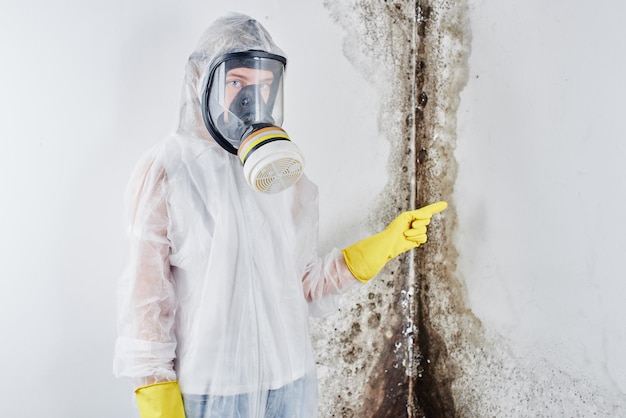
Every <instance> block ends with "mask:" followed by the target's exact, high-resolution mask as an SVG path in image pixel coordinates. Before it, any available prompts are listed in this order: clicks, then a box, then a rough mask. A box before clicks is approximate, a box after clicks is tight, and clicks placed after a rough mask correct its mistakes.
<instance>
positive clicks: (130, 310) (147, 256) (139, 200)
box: [114, 155, 177, 386]
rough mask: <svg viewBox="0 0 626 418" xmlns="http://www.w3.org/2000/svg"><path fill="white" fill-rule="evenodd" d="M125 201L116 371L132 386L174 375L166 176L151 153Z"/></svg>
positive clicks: (135, 175) (173, 301) (134, 177)
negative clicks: (124, 262)
mask: <svg viewBox="0 0 626 418" xmlns="http://www.w3.org/2000/svg"><path fill="white" fill-rule="evenodd" d="M126 205H127V208H128V215H127V217H128V220H127V222H128V223H127V234H128V240H129V245H128V250H129V254H128V260H127V265H126V269H125V271H124V273H123V275H122V277H121V278H120V283H119V294H118V304H119V305H118V338H117V341H116V347H115V360H114V373H115V374H116V375H117V376H118V377H119V376H126V377H130V378H132V379H133V380H134V383H135V385H136V386H145V385H149V384H152V383H156V382H165V381H172V380H176V373H175V372H174V366H173V362H174V357H175V349H176V337H175V332H174V316H175V311H176V306H177V305H176V296H175V293H174V286H173V285H172V275H171V272H170V264H169V254H170V243H169V240H168V237H167V231H168V225H169V218H168V212H167V177H166V173H165V170H164V169H163V167H162V165H161V164H159V162H158V159H157V158H156V157H155V156H154V155H152V156H149V157H148V158H146V159H144V161H142V162H141V163H140V164H139V165H138V166H137V168H136V169H135V172H134V173H133V175H132V177H131V180H130V182H129V185H128V188H127V193H126Z"/></svg>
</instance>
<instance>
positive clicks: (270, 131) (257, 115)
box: [202, 51, 304, 193]
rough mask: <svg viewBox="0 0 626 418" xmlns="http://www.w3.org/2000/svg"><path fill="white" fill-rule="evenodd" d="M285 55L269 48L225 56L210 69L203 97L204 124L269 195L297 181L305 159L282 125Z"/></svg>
mask: <svg viewBox="0 0 626 418" xmlns="http://www.w3.org/2000/svg"><path fill="white" fill-rule="evenodd" d="M285 64H286V59H285V58H284V57H282V56H280V55H275V54H270V53H267V52H264V51H243V52H234V53H230V54H226V55H223V56H222V57H220V58H219V59H217V60H216V61H215V63H214V64H213V65H212V66H211V68H210V69H209V74H208V77H207V84H206V87H205V89H204V94H203V97H202V116H203V118H204V124H205V125H206V128H207V129H208V131H209V133H210V134H211V135H212V136H213V138H214V139H215V141H216V142H217V143H218V144H219V145H220V146H221V147H222V148H224V149H225V150H226V151H228V152H230V153H232V154H235V155H237V156H238V157H239V159H240V160H241V163H242V164H243V172H244V176H245V178H246V181H247V182H248V184H249V185H250V186H251V187H252V188H253V189H255V190H258V191H260V192H264V193H277V192H280V191H282V190H285V189H286V188H288V187H290V186H291V185H293V184H294V183H295V182H296V181H298V179H299V178H300V176H301V175H302V171H303V168H304V158H303V157H302V154H301V153H300V151H299V149H298V147H297V146H296V145H295V144H294V143H293V142H291V140H290V139H289V136H288V135H287V133H286V132H285V131H284V130H283V129H282V128H281V125H282V123H283V79H284V71H285Z"/></svg>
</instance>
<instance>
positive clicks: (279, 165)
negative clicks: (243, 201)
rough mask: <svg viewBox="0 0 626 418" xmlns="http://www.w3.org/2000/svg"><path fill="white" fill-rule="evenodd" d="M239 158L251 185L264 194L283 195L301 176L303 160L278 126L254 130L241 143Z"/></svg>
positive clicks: (294, 145)
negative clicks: (279, 193)
mask: <svg viewBox="0 0 626 418" xmlns="http://www.w3.org/2000/svg"><path fill="white" fill-rule="evenodd" d="M237 155H238V156H239V159H240V160H241V162H242V163H243V173H244V176H245V178H246V181H247V182H248V184H249V185H250V186H251V187H252V188H253V189H255V190H258V191H260V192H263V193H270V194H271V193H278V192H281V191H283V190H285V189H287V188H288V187H290V186H291V185H293V184H294V183H295V182H297V181H298V180H299V179H300V177H301V176H302V172H303V170H304V158H303V156H302V154H301V153H300V150H299V149H298V147H297V146H296V144H294V143H293V142H291V140H290V139H289V136H288V135H287V133H286V132H285V131H284V130H283V129H281V128H279V127H277V126H265V127H263V128H261V129H256V130H253V131H252V133H250V134H249V135H248V136H247V137H246V138H245V139H244V140H243V141H242V143H241V145H240V146H239V149H238V150H237Z"/></svg>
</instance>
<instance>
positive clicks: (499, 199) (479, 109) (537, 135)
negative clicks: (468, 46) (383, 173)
mask: <svg viewBox="0 0 626 418" xmlns="http://www.w3.org/2000/svg"><path fill="white" fill-rule="evenodd" d="M469 4H470V20H471V32H472V53H471V56H470V59H469V82H468V85H467V87H466V88H465V90H464V91H463V93H462V96H461V97H462V100H461V108H460V109H459V112H458V117H459V120H458V121H459V122H458V139H457V145H458V147H457V150H456V158H457V159H458V163H459V171H458V180H457V183H456V186H455V195H454V200H455V204H456V209H457V211H458V234H457V236H456V242H457V247H458V251H459V255H460V257H459V264H458V269H457V272H458V274H459V276H460V277H461V278H462V280H463V282H464V283H465V286H466V289H467V296H468V301H469V305H470V307H471V309H472V311H473V312H474V313H475V314H476V315H477V316H478V317H479V318H480V319H481V320H482V322H483V324H484V325H485V328H486V329H487V331H488V333H489V334H490V335H491V336H493V337H494V338H496V337H502V338H503V339H504V341H505V345H506V346H507V347H509V348H510V349H511V350H512V351H513V356H514V357H518V358H520V359H521V358H522V356H527V358H528V362H525V363H524V364H526V365H528V364H535V366H537V367H541V368H543V370H539V369H538V370H535V371H534V372H533V373H534V374H533V375H534V376H541V375H542V374H543V375H544V376H549V375H551V374H552V373H553V371H552V370H550V369H554V370H561V371H562V372H563V373H565V374H568V375H569V376H570V377H571V380H569V382H570V383H571V386H570V387H569V388H567V387H563V388H562V389H561V392H562V394H563V396H561V398H562V399H567V398H568V395H567V393H568V392H569V393H575V392H578V393H581V391H582V392H583V393H584V392H585V391H587V390H589V391H591V393H592V394H594V392H596V393H595V394H596V395H599V396H602V394H604V395H605V396H607V397H605V399H604V401H605V402H606V408H605V409H601V408H600V409H599V411H600V412H602V411H604V413H607V411H613V412H614V411H616V410H615V409H612V408H611V405H613V406H615V405H618V404H621V405H622V407H623V405H624V403H625V399H626V396H625V393H626V360H625V357H624V351H625V349H626V322H625V321H624V318H625V317H626V304H624V301H623V300H624V296H626V280H625V279H626V273H625V267H624V255H625V254H626V240H625V239H624V234H625V233H626V218H625V217H624V213H625V212H626V195H625V194H624V188H625V183H624V182H625V178H626V169H625V168H624V167H625V166H624V159H625V158H626V145H625V141H624V133H623V131H624V127H623V121H624V112H625V111H626V105H625V104H624V97H625V96H626V84H625V83H624V82H623V76H624V74H625V73H626V57H625V56H624V54H623V53H622V51H623V48H624V46H623V42H624V37H625V36H626V30H625V29H624V25H623V22H624V21H625V19H626V5H625V4H624V3H623V2H620V1H616V0H614V1H610V0H604V1H600V2H596V3H593V5H592V4H590V3H588V2H583V1H578V0H577V1H573V2H559V1H539V0H534V1H517V0H511V1H506V2H502V1H496V0H471V1H470V2H469ZM539 365H540V366H539ZM556 381H558V383H555V381H553V382H552V385H555V384H561V383H562V382H563V380H558V379H556ZM533 383H534V384H536V385H537V386H538V387H541V388H542V389H541V390H542V391H544V392H543V393H544V394H543V395H542V394H541V393H539V394H536V396H537V398H536V399H535V402H536V404H539V403H543V402H544V401H545V399H542V398H544V397H548V396H554V392H555V391H558V389H555V388H553V387H550V386H548V385H549V384H550V382H545V381H544V382H522V383H519V384H518V386H522V385H523V384H533ZM504 385H511V386H514V385H515V384H513V383H504ZM594 387H596V388H597V389H589V388H594ZM604 390H606V392H600V391H604ZM548 392H550V394H548ZM583 401H584V400H583ZM587 401H588V402H587V409H585V406H584V405H583V404H582V403H581V402H578V404H577V405H573V404H570V405H562V409H561V411H564V412H563V414H564V415H566V414H574V415H578V414H576V413H575V412H574V411H578V412H579V413H580V414H581V415H578V416H589V415H590V414H591V412H592V411H597V410H595V409H593V408H595V407H597V404H596V405H594V400H593V399H587ZM529 404H530V406H531V407H532V405H533V400H531V401H530V403H529ZM574 408H579V409H574ZM538 411H539V409H537V410H536V412H538ZM557 411H558V409H557ZM614 413H615V412H614ZM624 413H626V412H625V411H624V410H623V409H622V410H621V414H624ZM600 415H601V416H607V415H603V414H602V413H600ZM617 415H620V414H617ZM617 415H612V414H611V416H617ZM567 416H573V415H567Z"/></svg>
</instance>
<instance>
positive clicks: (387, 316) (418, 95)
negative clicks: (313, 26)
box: [316, 0, 465, 418]
mask: <svg viewBox="0 0 626 418" xmlns="http://www.w3.org/2000/svg"><path fill="white" fill-rule="evenodd" d="M457 3H461V6H459V5H457V4H456V3H447V2H443V3H442V2H439V3H437V5H436V6H432V5H431V4H430V2H427V1H408V2H404V1H403V2H400V1H388V0H387V1H384V2H379V1H373V0H369V1H349V0H343V1H332V2H331V1H326V2H325V3H324V5H325V7H326V8H327V10H328V11H329V13H330V15H331V17H332V18H333V19H334V20H335V21H336V22H337V23H338V24H339V25H340V26H342V27H343V28H344V29H345V30H346V38H345V39H344V54H345V56H346V58H347V59H348V60H349V61H351V63H352V64H353V67H354V68H355V70H357V71H359V72H360V73H361V75H362V76H364V77H365V79H366V80H367V81H368V82H369V83H370V84H371V85H372V86H373V87H375V88H376V89H377V90H378V91H379V92H380V94H381V105H380V112H379V115H378V125H379V129H380V131H381V132H380V133H381V134H382V135H384V137H386V139H387V140H388V141H389V144H390V157H389V162H388V166H389V167H390V170H389V182H388V185H387V187H386V191H385V192H384V194H383V195H382V196H380V199H379V201H380V202H381V204H380V206H379V207H378V208H377V209H376V210H375V211H374V213H372V214H371V217H370V221H371V222H370V223H371V225H372V230H380V229H381V228H383V227H384V226H385V225H386V224H387V223H388V222H389V221H391V220H392V219H393V218H394V217H395V216H396V215H397V213H399V212H400V211H404V210H409V209H414V208H417V207H419V206H423V205H425V204H428V203H431V202H434V201H435V200H441V199H446V200H447V199H449V197H450V194H451V190H452V184H453V182H454V177H455V173H456V166H455V163H454V158H453V157H452V151H451V148H452V147H453V141H454V138H453V137H452V138H451V139H450V141H443V143H441V142H436V141H435V140H434V138H436V137H438V136H439V137H441V134H440V132H439V131H438V130H440V129H441V126H439V125H437V124H433V120H434V116H433V115H437V114H438V112H442V111H443V112H445V113H446V114H448V113H450V112H454V111H455V110H456V108H455V107H450V106H449V104H448V102H447V101H446V100H447V98H445V97H439V96H443V95H447V94H449V93H450V89H449V88H447V87H444V88H441V85H438V84H437V83H440V80H439V79H437V80H433V78H435V79H436V78H437V74H438V71H439V70H440V68H439V65H440V64H441V62H433V61H432V55H433V51H436V50H437V48H441V45H439V44H438V43H437V41H439V42H440V41H441V39H442V38H449V37H450V36H449V35H448V34H447V33H443V34H442V33H441V32H440V31H441V30H442V28H440V27H438V26H436V25H433V22H435V23H436V22H437V19H436V17H437V16H438V15H441V13H442V12H441V10H444V11H447V10H450V9H452V10H453V12H454V13H463V12H464V4H465V3H464V2H457ZM446 30H447V29H446ZM455 30H456V31H457V32H458V33H463V29H458V28H457V29H455ZM428 38H433V41H428V42H427V39H428ZM464 58H465V57H464V56H463V55H462V54H461V56H460V57H458V58H457V59H456V61H458V62H454V60H451V62H449V63H447V64H448V65H450V66H454V65H458V64H460V65H465V63H464V61H463V60H464ZM437 59H441V57H437ZM454 88H457V91H454V92H452V93H453V94H456V95H457V96H458V94H459V91H460V89H461V87H459V86H456V85H455V86H454ZM442 106H444V107H446V108H445V109H443V110H442V108H441V107H442ZM454 128H455V127H451V128H447V129H449V132H454ZM442 172H443V173H444V175H441V173H442ZM453 218H454V212H453V211H452V210H451V209H448V211H447V214H446V216H445V218H444V219H445V220H444V221H441V220H439V221H438V222H435V223H433V225H432V226H431V228H430V229H429V237H430V238H429V243H428V245H427V246H424V247H423V248H419V249H417V250H416V251H413V252H410V253H407V254H404V255H402V256H400V257H398V258H397V259H395V260H393V261H392V262H390V263H389V264H388V265H387V267H386V268H385V269H384V270H383V272H382V274H380V275H379V277H378V278H377V279H375V280H373V281H371V282H370V283H368V285H367V286H365V287H363V288H362V290H359V291H357V292H355V293H354V294H350V295H347V296H346V298H345V299H346V301H345V303H343V304H342V306H343V308H342V312H341V313H340V314H339V318H341V319H336V320H334V333H333V334H332V335H324V336H321V335H319V333H318V336H317V341H316V344H317V345H322V346H324V347H337V348H333V349H328V348H326V349H325V350H318V352H320V351H321V352H322V353H323V354H322V355H321V356H320V361H319V366H320V369H321V373H320V381H321V385H320V387H321V396H320V398H321V403H322V405H321V410H320V413H321V416H324V417H326V416H328V417H344V418H350V417H375V418H387V417H388V418H392V417H393V418H401V417H424V416H426V417H440V416H445V417H453V416H455V409H454V401H453V396H452V393H451V389H450V388H451V383H452V381H453V376H454V374H453V372H452V371H453V370H454V367H452V366H451V365H450V364H449V363H450V362H449V360H448V351H447V346H446V342H445V338H443V337H441V335H440V332H439V331H438V330H437V329H436V328H435V327H434V326H433V325H432V324H431V321H430V315H431V314H432V313H431V312H430V307H431V306H433V302H432V300H433V299H434V300H437V299H438V298H437V297H432V298H431V297H430V296H429V290H428V288H429V283H430V282H431V281H433V280H434V281H448V280H450V279H449V277H448V276H447V275H448V273H449V271H448V270H447V268H445V267H441V268H438V269H437V271H434V270H433V269H432V267H431V266H432V265H436V264H438V263H441V260H449V259H450V260H452V263H450V264H447V266H451V265H453V264H454V261H453V260H454V259H455V258H454V257H456V255H455V253H454V251H450V250H449V248H448V246H449V245H451V243H450V242H449V241H448V239H447V234H449V233H450V231H451V228H452V227H453V221H451V220H452V219H453ZM437 224H438V225H439V226H437ZM450 257H452V258H450ZM331 376H333V377H335V378H337V377H338V378H339V379H341V381H342V382H344V385H343V386H341V387H337V385H327V384H326V382H329V381H330V380H331Z"/></svg>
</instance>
